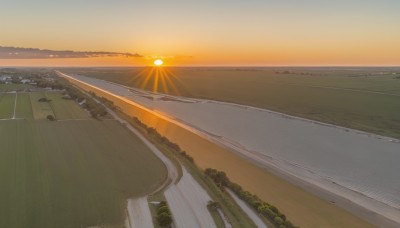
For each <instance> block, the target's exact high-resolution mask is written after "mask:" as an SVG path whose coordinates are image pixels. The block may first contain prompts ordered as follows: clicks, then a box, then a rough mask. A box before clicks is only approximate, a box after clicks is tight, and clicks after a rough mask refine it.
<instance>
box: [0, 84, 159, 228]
mask: <svg viewBox="0 0 400 228" xmlns="http://www.w3.org/2000/svg"><path fill="white" fill-rule="evenodd" d="M7 95H10V94H7ZM2 96H3V95H2ZM14 96H15V94H13V95H10V97H7V99H9V100H12V105H11V102H8V101H7V102H1V103H0V110H9V109H11V108H9V107H12V110H13V109H14V101H15V99H14ZM43 96H44V97H46V98H47V99H49V100H51V101H50V102H40V103H39V102H38V99H40V98H42V97H43ZM61 96H62V95H61V93H59V92H35V93H18V99H17V104H16V117H17V118H18V119H15V120H14V119H9V120H3V121H0V185H1V186H2V188H0V202H1V204H0V227H33V228H35V227H40V228H42V227H43V228H46V227H88V226H99V225H106V226H110V227H122V225H123V224H124V220H125V218H126V214H125V210H126V200H127V199H128V198H130V197H135V196H142V195H146V194H147V193H149V192H150V191H152V190H154V189H156V188H157V186H158V185H159V184H160V183H161V182H163V181H164V179H165V178H166V169H165V167H164V165H163V164H162V162H161V161H160V160H159V159H158V158H157V157H156V156H155V155H154V154H153V153H152V152H151V151H150V150H149V149H148V148H147V147H146V146H145V145H144V144H143V143H142V142H141V141H140V140H139V139H138V138H136V137H135V136H134V135H133V134H131V133H130V132H129V131H128V130H127V129H126V128H124V127H123V126H122V125H121V124H119V123H118V122H117V121H115V120H111V119H102V120H95V119H92V118H89V117H88V114H87V113H86V112H85V111H84V110H83V109H81V108H80V107H79V106H78V105H77V104H76V103H75V102H74V101H72V100H65V99H62V98H61ZM49 113H52V114H54V115H55V117H56V120H57V121H48V120H45V119H44V118H45V115H47V114H49ZM9 114H10V112H9V111H7V118H8V117H10V115H9ZM19 118H21V119H19Z"/></svg>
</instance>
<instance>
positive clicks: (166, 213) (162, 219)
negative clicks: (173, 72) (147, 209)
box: [157, 201, 172, 227]
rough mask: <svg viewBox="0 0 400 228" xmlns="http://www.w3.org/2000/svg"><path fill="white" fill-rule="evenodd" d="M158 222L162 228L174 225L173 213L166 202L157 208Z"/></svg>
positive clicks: (162, 202)
mask: <svg viewBox="0 0 400 228" xmlns="http://www.w3.org/2000/svg"><path fill="white" fill-rule="evenodd" d="M157 222H158V224H159V225H160V226H162V227H170V226H171V224H172V216H171V211H170V210H169V207H168V204H167V202H165V201H161V202H160V203H159V204H158V207H157Z"/></svg>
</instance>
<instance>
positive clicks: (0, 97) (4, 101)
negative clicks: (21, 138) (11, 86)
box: [0, 93, 15, 119]
mask: <svg viewBox="0 0 400 228" xmlns="http://www.w3.org/2000/svg"><path fill="white" fill-rule="evenodd" d="M14 103H15V94H12V93H11V94H10V93H6V94H0V107H1V108H0V119H9V118H12V117H13V114H14Z"/></svg>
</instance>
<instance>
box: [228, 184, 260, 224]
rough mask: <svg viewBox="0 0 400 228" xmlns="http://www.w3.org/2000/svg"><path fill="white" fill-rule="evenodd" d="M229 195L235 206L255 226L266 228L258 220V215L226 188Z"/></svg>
mask: <svg viewBox="0 0 400 228" xmlns="http://www.w3.org/2000/svg"><path fill="white" fill-rule="evenodd" d="M225 190H226V191H227V192H228V193H229V195H230V196H231V197H232V199H233V200H234V201H235V202H236V204H237V205H239V207H240V208H242V210H243V211H244V213H246V214H247V216H249V218H250V219H251V220H252V221H253V222H254V224H256V226H257V227H258V228H267V225H265V223H264V222H263V221H262V220H261V219H260V217H259V216H258V214H257V213H256V212H254V210H253V209H251V208H250V207H249V205H247V203H246V202H244V201H243V200H242V199H240V198H239V197H238V196H237V195H236V194H235V193H234V192H232V191H231V190H230V189H228V188H226V189H225Z"/></svg>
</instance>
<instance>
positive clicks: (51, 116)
mask: <svg viewBox="0 0 400 228" xmlns="http://www.w3.org/2000/svg"><path fill="white" fill-rule="evenodd" d="M46 118H47V119H48V120H50V121H54V120H56V119H55V118H54V116H53V115H47V117H46Z"/></svg>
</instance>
